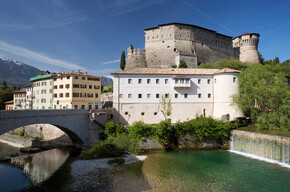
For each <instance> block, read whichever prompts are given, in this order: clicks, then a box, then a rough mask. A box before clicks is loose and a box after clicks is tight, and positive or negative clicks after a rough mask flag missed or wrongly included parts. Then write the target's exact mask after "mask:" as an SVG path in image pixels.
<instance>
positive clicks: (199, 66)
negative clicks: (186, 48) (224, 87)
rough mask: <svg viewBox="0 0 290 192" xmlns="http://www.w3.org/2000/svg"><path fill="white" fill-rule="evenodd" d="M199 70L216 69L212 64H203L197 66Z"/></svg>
mask: <svg viewBox="0 0 290 192" xmlns="http://www.w3.org/2000/svg"><path fill="white" fill-rule="evenodd" d="M197 68H200V69H211V68H214V67H213V65H212V64H211V63H201V64H200V65H198V66H197Z"/></svg>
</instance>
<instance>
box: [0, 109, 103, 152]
mask: <svg viewBox="0 0 290 192" xmlns="http://www.w3.org/2000/svg"><path fill="white" fill-rule="evenodd" d="M105 123H106V113H88V110H85V109H66V110H14V111H0V135H2V134H4V133H7V132H9V131H12V130H14V129H16V128H19V127H23V126H26V125H31V124H51V125H54V126H56V127H58V128H59V129H61V130H62V131H63V132H65V133H66V134H67V135H68V136H69V137H70V139H71V140H72V142H73V144H74V147H76V148H86V147H91V146H92V145H93V144H94V143H95V140H97V139H98V138H99V131H100V130H101V128H102V126H104V125H105Z"/></svg>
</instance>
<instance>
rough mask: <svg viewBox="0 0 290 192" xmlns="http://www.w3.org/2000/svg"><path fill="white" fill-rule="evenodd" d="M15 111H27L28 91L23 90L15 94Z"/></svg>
mask: <svg viewBox="0 0 290 192" xmlns="http://www.w3.org/2000/svg"><path fill="white" fill-rule="evenodd" d="M13 101H14V110H24V109H27V106H26V89H25V88H22V89H20V90H18V91H14V92H13Z"/></svg>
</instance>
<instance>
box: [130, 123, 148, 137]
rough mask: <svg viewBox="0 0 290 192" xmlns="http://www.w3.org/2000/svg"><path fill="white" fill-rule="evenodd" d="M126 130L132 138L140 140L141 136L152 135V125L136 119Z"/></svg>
mask: <svg viewBox="0 0 290 192" xmlns="http://www.w3.org/2000/svg"><path fill="white" fill-rule="evenodd" d="M128 131H129V135H130V136H131V137H132V138H135V139H138V140H141V139H142V137H145V138H148V137H150V136H151V135H152V125H148V124H145V123H144V122H143V121H136V122H134V123H133V124H132V125H131V126H129V127H128Z"/></svg>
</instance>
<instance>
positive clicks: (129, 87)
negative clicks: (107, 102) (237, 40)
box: [112, 68, 243, 124]
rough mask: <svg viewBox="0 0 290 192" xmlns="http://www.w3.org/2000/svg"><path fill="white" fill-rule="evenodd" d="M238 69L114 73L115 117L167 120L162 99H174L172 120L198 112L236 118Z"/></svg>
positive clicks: (127, 120) (239, 114)
mask: <svg viewBox="0 0 290 192" xmlns="http://www.w3.org/2000/svg"><path fill="white" fill-rule="evenodd" d="M239 72H240V71H237V70H233V69H228V68H225V69H179V68H177V69H176V68H175V69H174V68H134V69H130V70H125V71H120V72H115V73H112V75H114V91H113V94H114V96H113V106H114V109H115V113H114V120H115V121H117V122H120V123H122V124H131V123H133V122H134V121H140V120H142V121H144V122H145V123H158V122H160V121H161V120H164V117H163V114H162V113H161V111H160V107H161V106H160V99H161V96H162V95H164V96H165V97H167V98H168V99H169V98H170V99H171V103H172V114H171V116H170V117H169V118H171V121H172V122H173V123H175V122H178V121H186V120H190V119H193V118H195V116H196V115H204V116H212V117H214V118H216V119H228V120H233V119H235V118H237V117H242V116H243V113H242V111H241V110H240V109H238V108H237V107H236V106H233V105H231V104H232V98H231V96H232V95H234V94H237V93H238V76H239Z"/></svg>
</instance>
